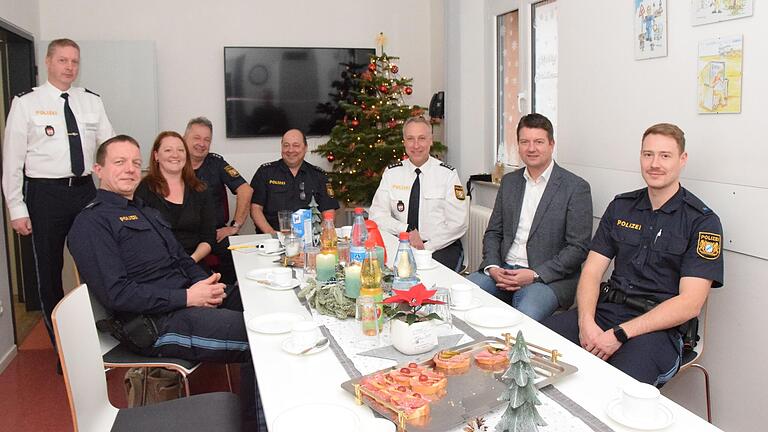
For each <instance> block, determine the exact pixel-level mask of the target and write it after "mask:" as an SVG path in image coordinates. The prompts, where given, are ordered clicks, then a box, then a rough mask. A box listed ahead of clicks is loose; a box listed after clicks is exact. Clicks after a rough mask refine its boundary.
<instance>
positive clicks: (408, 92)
mask: <svg viewBox="0 0 768 432" xmlns="http://www.w3.org/2000/svg"><path fill="white" fill-rule="evenodd" d="M411 93H413V89H412V88H411V87H406V88H405V94H407V95H409V94H411Z"/></svg>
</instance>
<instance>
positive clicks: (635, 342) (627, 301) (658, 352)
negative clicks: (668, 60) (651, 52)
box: [543, 123, 723, 386]
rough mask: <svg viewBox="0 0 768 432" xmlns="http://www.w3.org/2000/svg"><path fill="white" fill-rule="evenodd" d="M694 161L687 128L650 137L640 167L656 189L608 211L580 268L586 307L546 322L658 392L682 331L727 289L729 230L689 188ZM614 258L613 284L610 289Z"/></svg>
mask: <svg viewBox="0 0 768 432" xmlns="http://www.w3.org/2000/svg"><path fill="white" fill-rule="evenodd" d="M687 160H688V154H687V153H686V152H685V135H684V134H683V131H682V130H680V128H678V127H677V126H675V125H672V124H668V123H660V124H657V125H654V126H651V127H650V128H648V129H647V130H646V131H645V133H644V134H643V140H642V148H641V151H640V169H641V173H642V175H643V179H644V180H645V183H646V184H647V185H648V187H646V188H643V189H639V190H636V191H633V192H627V193H623V194H620V195H617V196H616V198H615V199H614V200H613V201H612V202H611V203H610V204H609V205H608V208H607V209H606V210H605V214H603V218H602V219H601V220H600V225H599V226H598V228H597V232H596V233H595V236H594V237H593V239H592V244H591V245H590V252H589V255H588V256H587V261H586V262H585V263H584V267H583V268H582V271H581V278H580V279H579V285H578V288H577V290H576V300H577V304H578V310H569V311H567V312H564V313H561V314H558V315H553V316H551V317H550V318H548V319H547V320H545V321H544V322H543V324H544V325H546V326H547V327H549V328H551V329H552V330H554V331H556V332H558V333H560V334H561V335H563V336H564V337H566V338H567V339H569V340H570V341H571V342H573V343H578V344H580V345H581V346H582V347H583V348H584V349H586V350H587V351H589V352H590V353H592V354H594V355H595V356H597V357H599V358H601V359H603V360H605V361H607V362H608V363H610V364H611V365H613V366H615V367H616V368H618V369H620V370H622V371H624V372H625V373H626V374H628V375H630V376H632V377H633V378H635V379H637V380H638V381H641V382H645V383H648V384H653V385H656V386H661V385H663V384H664V383H666V382H667V381H669V379H670V378H672V377H673V376H674V374H675V373H677V371H678V369H679V368H680V364H681V361H682V354H683V352H684V351H683V342H684V340H683V335H684V333H685V332H686V331H687V326H682V327H681V325H682V324H685V323H689V321H690V320H691V319H693V318H695V317H696V316H698V315H699V313H700V311H701V308H702V306H703V305H704V302H705V301H706V300H707V295H708V294H709V290H710V288H718V287H721V286H722V285H723V257H722V249H721V248H722V233H723V229H722V226H721V225H720V219H719V218H718V217H717V215H716V214H715V212H713V211H712V209H710V208H709V207H707V205H706V204H704V203H703V202H701V200H699V199H698V198H697V197H696V196H695V195H693V194H692V193H691V192H689V191H688V190H686V189H685V188H683V187H682V186H680V172H681V170H682V169H683V167H684V166H685V164H686V161H687ZM613 259H615V262H614V264H615V268H614V271H613V273H612V274H611V277H610V280H609V281H608V282H607V283H603V284H601V283H600V281H601V280H602V277H603V273H605V271H606V270H607V269H608V266H609V265H610V263H611V260H613ZM694 336H695V334H694ZM686 339H687V341H690V340H692V339H691V337H690V336H689V337H687V338H686Z"/></svg>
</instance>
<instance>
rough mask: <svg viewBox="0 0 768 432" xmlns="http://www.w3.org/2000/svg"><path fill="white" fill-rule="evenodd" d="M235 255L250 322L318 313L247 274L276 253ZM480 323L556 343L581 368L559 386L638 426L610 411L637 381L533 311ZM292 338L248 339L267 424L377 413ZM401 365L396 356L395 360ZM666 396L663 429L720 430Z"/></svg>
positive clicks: (325, 356)
mask: <svg viewBox="0 0 768 432" xmlns="http://www.w3.org/2000/svg"><path fill="white" fill-rule="evenodd" d="M258 238H259V236H258V235H243V236H234V237H230V242H231V243H232V244H233V245H236V244H244V243H254V242H255V241H257V239H258ZM385 243H386V244H387V250H388V254H389V256H388V258H389V261H390V262H391V261H392V259H393V258H394V252H395V250H396V247H397V239H396V238H395V237H394V236H385ZM389 251H391V252H389ZM232 255H233V258H234V262H235V269H236V271H237V277H238V280H239V281H240V292H241V295H242V298H243V306H244V309H245V313H244V316H245V320H246V322H247V321H248V320H250V319H252V318H254V317H257V316H259V315H263V314H267V313H273V312H293V313H298V314H301V315H303V316H305V317H306V318H307V319H311V315H310V314H309V312H308V311H307V310H306V308H305V307H304V306H302V305H301V303H300V302H299V300H298V299H297V297H296V295H295V294H294V292H293V291H292V290H288V291H274V290H270V289H266V288H264V287H261V286H259V285H257V284H256V283H255V282H253V281H250V280H248V279H247V278H246V277H245V275H246V273H247V272H248V271H250V270H253V269H256V268H265V267H274V266H277V264H275V263H274V262H273V261H274V260H275V259H276V258H273V257H263V256H260V255H258V254H256V253H247V254H246V253H240V252H238V251H233V253H232ZM388 264H389V263H388ZM419 277H420V278H421V279H422V281H423V282H425V283H426V284H428V286H429V285H431V284H433V283H435V284H437V285H438V286H444V287H449V286H450V285H452V284H454V283H469V282H468V281H467V280H466V279H465V278H464V277H462V276H461V275H459V274H457V273H455V272H453V271H450V270H448V269H447V268H446V267H444V266H442V265H439V264H438V266H437V268H435V269H433V270H429V271H423V272H420V273H419ZM474 295H475V297H476V298H479V299H480V301H481V302H482V304H483V305H484V306H502V307H510V306H507V305H506V304H505V303H504V302H502V301H500V300H498V299H497V298H495V297H493V296H492V295H490V294H488V293H486V292H485V291H483V290H482V289H480V288H479V287H477V286H475V292H474ZM453 314H454V316H456V317H458V318H460V319H463V318H464V314H465V313H464V312H458V311H453ZM475 328H476V329H477V330H478V331H479V332H480V333H482V334H484V335H486V336H500V335H501V333H505V332H509V333H512V334H513V335H514V334H515V333H517V331H518V330H522V331H523V333H524V334H525V339H526V341H528V342H530V343H534V344H537V345H540V346H544V347H547V348H549V349H557V350H558V351H559V352H560V353H561V354H562V357H561V359H562V360H563V361H564V362H567V363H569V364H571V365H574V366H576V367H577V368H578V369H579V370H578V371H577V372H576V373H574V374H572V375H569V376H566V377H564V378H562V379H561V380H558V381H557V382H556V383H555V387H556V388H557V389H558V390H559V391H560V392H562V393H563V394H565V395H566V396H568V397H569V398H571V399H572V400H573V401H575V402H576V403H578V404H579V405H581V406H582V407H583V408H584V409H585V410H587V411H588V412H590V413H591V414H592V415H594V416H595V417H597V418H598V419H599V420H600V421H602V422H603V423H605V424H606V425H608V426H609V427H611V428H613V429H614V430H615V431H633V430H634V429H630V428H628V427H625V426H623V425H621V424H619V423H617V422H615V421H613V420H611V419H610V418H609V417H608V415H607V414H606V406H607V404H608V402H610V401H611V400H613V399H615V398H616V397H618V395H619V389H620V388H621V387H622V386H623V385H625V384H626V383H629V382H632V381H634V379H633V378H631V377H630V376H628V375H626V374H624V373H623V372H621V371H619V370H618V369H616V368H614V367H612V366H610V365H608V364H607V363H605V362H604V361H602V360H600V359H598V358H597V357H595V356H593V355H592V354H589V353H588V352H586V351H585V350H583V349H582V348H581V347H579V346H577V345H575V344H572V343H571V342H569V341H568V340H566V339H564V338H563V337H561V336H560V335H558V334H556V333H555V332H553V331H551V330H549V329H548V328H546V327H544V326H542V325H541V324H539V323H537V322H536V321H534V320H532V319H530V318H528V317H527V316H526V317H525V318H524V320H523V321H522V322H521V323H520V324H517V325H515V326H513V327H509V328H505V329H488V328H482V327H475ZM286 337H287V335H286V334H281V335H268V334H261V333H257V332H254V331H251V330H248V341H249V343H250V346H251V354H252V356H253V363H254V368H255V370H256V376H257V379H258V383H259V389H260V392H261V400H262V404H263V406H264V413H265V415H266V419H267V425H268V426H272V423H273V421H274V420H275V418H276V417H277V416H278V415H279V414H280V413H282V412H284V411H286V410H288V409H290V408H292V407H295V406H298V405H303V404H307V403H316V402H323V403H332V404H339V405H343V406H346V407H348V408H349V409H352V410H353V411H354V412H355V413H356V414H357V415H358V417H360V419H361V420H364V419H366V418H370V417H372V416H373V415H372V411H371V410H370V409H369V408H367V407H366V406H359V405H357V404H356V403H355V400H354V397H353V396H352V395H351V394H350V393H348V392H346V391H344V390H343V389H342V388H341V386H340V385H341V383H342V382H345V381H347V380H349V376H348V375H347V373H346V372H345V371H344V368H343V367H342V366H341V364H340V363H339V362H338V360H337V359H336V356H335V355H334V353H333V352H332V350H330V349H327V350H325V351H323V352H320V353H317V354H313V355H310V356H295V355H292V354H288V353H286V352H285V351H283V350H282V348H281V344H282V342H283V340H284V339H285V338H286ZM394 364H395V363H394V362H392V365H393V366H394ZM662 399H663V402H664V404H665V405H666V406H667V407H669V408H670V409H671V410H672V411H673V413H674V416H675V419H674V422H673V423H672V424H671V425H670V426H669V427H668V428H666V429H664V431H681V432H682V431H685V432H688V431H697V432H701V431H718V430H720V429H718V428H716V427H715V426H713V425H711V424H709V423H707V422H706V421H705V420H703V419H702V418H700V417H698V416H697V415H695V414H693V413H692V412H690V411H688V410H687V409H685V408H683V407H682V406H680V405H678V404H676V403H675V402H673V401H671V400H669V399H667V398H665V397H664V396H662Z"/></svg>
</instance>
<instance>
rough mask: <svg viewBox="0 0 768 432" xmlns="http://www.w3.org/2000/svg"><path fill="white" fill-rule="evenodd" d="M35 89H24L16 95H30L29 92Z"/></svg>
mask: <svg viewBox="0 0 768 432" xmlns="http://www.w3.org/2000/svg"><path fill="white" fill-rule="evenodd" d="M33 91H35V89H29V90H24V91H23V92H21V93H16V97H22V96H25V95H28V94H30V93H32V92H33Z"/></svg>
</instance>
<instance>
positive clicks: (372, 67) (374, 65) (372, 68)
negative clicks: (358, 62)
mask: <svg viewBox="0 0 768 432" xmlns="http://www.w3.org/2000/svg"><path fill="white" fill-rule="evenodd" d="M368 70H369V71H371V72H376V63H369V64H368Z"/></svg>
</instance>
